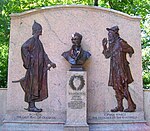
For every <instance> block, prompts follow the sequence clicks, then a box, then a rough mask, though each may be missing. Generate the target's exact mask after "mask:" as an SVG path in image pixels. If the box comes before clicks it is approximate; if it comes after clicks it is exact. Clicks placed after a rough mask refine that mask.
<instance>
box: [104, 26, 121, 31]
mask: <svg viewBox="0 0 150 131" xmlns="http://www.w3.org/2000/svg"><path fill="white" fill-rule="evenodd" d="M106 30H107V31H110V30H111V31H114V32H115V33H118V31H119V27H118V26H113V27H111V28H106Z"/></svg>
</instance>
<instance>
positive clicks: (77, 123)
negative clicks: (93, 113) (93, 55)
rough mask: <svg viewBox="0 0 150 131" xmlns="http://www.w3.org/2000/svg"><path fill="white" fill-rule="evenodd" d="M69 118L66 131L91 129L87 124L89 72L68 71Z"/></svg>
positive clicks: (87, 130)
mask: <svg viewBox="0 0 150 131" xmlns="http://www.w3.org/2000/svg"><path fill="white" fill-rule="evenodd" d="M66 94H67V100H66V101H67V118H66V123H65V127H64V131H74V130H76V131H89V126H88V124H87V72H86V71H68V72H67V93H66Z"/></svg>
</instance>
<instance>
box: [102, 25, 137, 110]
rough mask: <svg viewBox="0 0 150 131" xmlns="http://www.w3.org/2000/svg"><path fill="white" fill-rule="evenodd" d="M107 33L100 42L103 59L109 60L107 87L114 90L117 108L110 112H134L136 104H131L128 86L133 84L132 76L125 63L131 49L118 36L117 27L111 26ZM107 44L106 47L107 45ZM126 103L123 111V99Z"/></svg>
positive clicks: (130, 53)
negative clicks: (106, 36) (126, 105)
mask: <svg viewBox="0 0 150 131" xmlns="http://www.w3.org/2000/svg"><path fill="white" fill-rule="evenodd" d="M106 30H107V31H108V40H107V38H104V39H103V40H102V45H103V52H102V53H103V54H104V56H105V58H110V74H109V82H108V85H109V86H112V87H113V89H114V90H115V95H116V100H117V107H115V108H114V109H112V110H111V112H118V111H120V112H123V111H124V112H134V111H135V109H136V104H135V103H134V102H133V100H132V98H131V95H130V92H129V89H128V87H129V86H128V85H129V84H130V83H132V82H133V78H132V74H131V71H130V67H129V62H128V61H127V58H126V54H129V57H132V54H133V53H134V50H133V48H132V47H131V46H130V45H129V44H128V43H127V42H126V41H125V40H123V39H122V38H121V37H120V36H119V27H118V26H113V27H111V28H106ZM107 43H108V45H107ZM124 98H125V99H126V100H127V102H128V107H127V108H126V109H124V107H123V99H124Z"/></svg>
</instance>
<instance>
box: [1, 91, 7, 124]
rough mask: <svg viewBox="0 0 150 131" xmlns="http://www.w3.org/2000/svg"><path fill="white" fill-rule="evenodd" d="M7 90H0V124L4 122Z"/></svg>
mask: <svg viewBox="0 0 150 131" xmlns="http://www.w3.org/2000/svg"><path fill="white" fill-rule="evenodd" d="M6 96H7V88H0V123H2V121H3V120H4V116H5V114H6V99H7V97H6Z"/></svg>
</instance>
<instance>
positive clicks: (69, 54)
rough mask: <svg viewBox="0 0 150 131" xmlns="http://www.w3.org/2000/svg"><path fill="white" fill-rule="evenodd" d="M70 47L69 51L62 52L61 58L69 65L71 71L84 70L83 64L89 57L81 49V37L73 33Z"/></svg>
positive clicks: (88, 54)
mask: <svg viewBox="0 0 150 131" xmlns="http://www.w3.org/2000/svg"><path fill="white" fill-rule="evenodd" d="M71 41H72V44H73V45H72V47H71V49H70V50H69V51H66V52H63V53H62V56H63V57H64V58H65V59H66V60H67V61H68V62H69V63H70V64H71V69H70V70H71V71H82V70H84V68H83V64H84V63H85V62H86V60H87V59H88V58H89V57H90V56H91V54H90V53H89V52H88V51H85V50H83V48H82V47H81V41H82V35H81V34H79V33H77V32H76V33H75V34H73V35H72V39H71Z"/></svg>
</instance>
